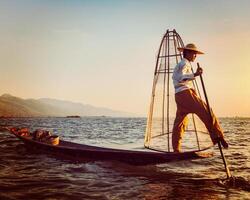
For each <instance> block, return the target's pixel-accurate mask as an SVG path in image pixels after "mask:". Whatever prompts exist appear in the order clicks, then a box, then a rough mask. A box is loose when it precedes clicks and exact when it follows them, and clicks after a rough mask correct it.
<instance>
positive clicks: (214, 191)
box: [0, 117, 250, 200]
mask: <svg viewBox="0 0 250 200" xmlns="http://www.w3.org/2000/svg"><path fill="white" fill-rule="evenodd" d="M220 121H221V125H222V127H223V128H224V130H225V132H226V133H225V134H226V138H227V140H228V141H229V145H230V148H229V149H228V150H224V154H225V156H226V158H227V160H228V163H229V167H230V170H231V172H232V174H233V175H234V176H235V177H240V178H242V179H243V178H244V180H245V182H244V183H243V184H241V185H237V186H224V185H222V184H220V182H219V180H220V179H225V178H226V173H225V171H224V165H223V163H222V160H221V157H220V153H219V150H218V148H217V147H215V148H214V149H213V151H214V157H212V158H208V159H200V160H188V161H179V162H172V163H166V164H158V165H149V166H132V165H129V164H125V163H119V162H111V161H109V162H104V161H93V162H81V163H77V162H73V161H68V160H61V159H58V158H56V157H55V156H52V155H48V154H37V153H34V152H30V150H27V149H26V148H25V145H24V144H23V143H22V142H21V141H19V140H18V139H17V138H15V137H14V136H13V135H11V134H9V133H7V132H0V151H1V160H0V199H1V200H2V199H148V200H158V199H197V200H198V199H199V200H200V199H250V187H249V185H250V150H249V144H250V119H247V118H223V119H220ZM0 125H1V126H17V127H29V128H31V129H32V130H35V129H37V128H43V129H47V130H50V131H52V132H54V133H55V134H57V135H59V136H60V138H61V139H63V140H68V141H73V142H77V143H82V144H93V145H98V146H112V147H124V146H127V147H132V146H136V145H141V146H142V145H143V139H144V131H145V126H146V119H145V118H109V117H83V118H80V119H79V118H9V119H0Z"/></svg>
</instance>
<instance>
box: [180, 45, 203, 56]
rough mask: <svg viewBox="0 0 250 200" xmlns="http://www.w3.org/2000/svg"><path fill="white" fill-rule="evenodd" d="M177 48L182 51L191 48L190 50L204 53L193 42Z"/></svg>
mask: <svg viewBox="0 0 250 200" xmlns="http://www.w3.org/2000/svg"><path fill="white" fill-rule="evenodd" d="M177 49H178V50H179V51H180V52H183V50H184V49H186V50H190V51H195V52H196V53H197V54H204V53H203V52H202V51H199V50H198V49H197V47H196V46H195V44H193V43H190V44H187V45H186V46H185V47H178V48H177Z"/></svg>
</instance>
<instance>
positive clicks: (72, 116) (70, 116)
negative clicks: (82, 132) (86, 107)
mask: <svg viewBox="0 0 250 200" xmlns="http://www.w3.org/2000/svg"><path fill="white" fill-rule="evenodd" d="M66 117H67V118H81V117H80V116H79V115H69V116H66Z"/></svg>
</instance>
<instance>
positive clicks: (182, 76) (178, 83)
mask: <svg viewBox="0 0 250 200" xmlns="http://www.w3.org/2000/svg"><path fill="white" fill-rule="evenodd" d="M178 50H179V51H180V52H183V59H182V60H181V61H180V62H179V63H178V64H177V65H176V67H175V69H174V72H173V76H172V79H173V83H174V88H175V101H176V104H177V111H176V118H175V121H174V126H173V135H172V145H173V150H174V152H180V151H181V140H182V136H183V133H184V131H185V128H186V126H187V122H188V118H187V115H188V114H189V113H194V114H196V115H198V117H199V118H200V119H201V120H202V122H203V123H204V124H205V126H206V128H207V130H208V131H209V134H210V137H211V140H212V142H213V144H216V143H218V142H220V143H221V144H222V146H223V147H224V148H228V143H227V142H226V141H225V139H224V134H223V131H222V129H221V127H220V125H219V122H218V120H217V118H216V116H215V115H214V114H213V112H212V111H211V115H212V116H210V113H209V110H208V107H207V105H206V103H205V102H204V101H202V100H201V98H200V97H198V95H197V94H196V92H195V90H194V89H193V88H192V81H193V80H194V79H195V77H197V76H200V75H201V74H202V73H203V69H202V68H200V67H198V68H197V70H196V72H195V73H193V72H192V68H191V64H190V62H193V61H194V60H195V58H196V55H197V54H204V53H203V52H201V51H199V50H198V49H197V47H196V46H195V45H194V44H187V45H186V46H185V47H183V48H178Z"/></svg>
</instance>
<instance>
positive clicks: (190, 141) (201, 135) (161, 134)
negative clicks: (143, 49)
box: [145, 30, 212, 152]
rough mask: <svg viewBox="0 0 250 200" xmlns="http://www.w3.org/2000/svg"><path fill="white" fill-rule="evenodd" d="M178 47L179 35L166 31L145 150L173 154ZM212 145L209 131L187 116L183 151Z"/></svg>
mask: <svg viewBox="0 0 250 200" xmlns="http://www.w3.org/2000/svg"><path fill="white" fill-rule="evenodd" d="M178 47H184V43H183V41H182V39H181V37H180V36H179V34H178V33H177V32H176V31H175V30H173V31H169V30H167V32H166V34H165V35H164V36H163V38H162V41H161V44H160V48H159V51H158V56H157V61H156V67H155V72H154V80H153V88H152V96H151V103H150V109H149V114H148V120H147V129H146V134H145V147H147V148H150V149H155V150H160V151H165V152H172V151H173V148H172V129H173V124H174V119H175V115H176V103H175V90H174V85H173V81H172V74H173V71H174V68H175V66H176V65H177V63H179V62H180V60H181V59H182V53H181V52H179V51H178V49H177V48H178ZM193 88H194V89H195V90H196V92H197V94H199V95H200V91H199V85H198V84H197V82H196V81H193ZM211 145H212V142H211V139H210V136H209V134H208V131H207V129H206V128H205V126H204V124H203V123H202V122H201V120H200V119H199V118H198V117H197V116H195V115H194V114H189V115H188V125H187V127H186V129H185V133H184V135H183V138H182V151H183V152H187V151H198V150H203V149H205V148H208V147H210V146H211Z"/></svg>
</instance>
